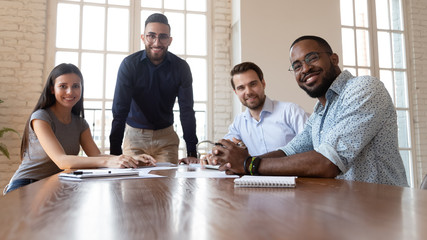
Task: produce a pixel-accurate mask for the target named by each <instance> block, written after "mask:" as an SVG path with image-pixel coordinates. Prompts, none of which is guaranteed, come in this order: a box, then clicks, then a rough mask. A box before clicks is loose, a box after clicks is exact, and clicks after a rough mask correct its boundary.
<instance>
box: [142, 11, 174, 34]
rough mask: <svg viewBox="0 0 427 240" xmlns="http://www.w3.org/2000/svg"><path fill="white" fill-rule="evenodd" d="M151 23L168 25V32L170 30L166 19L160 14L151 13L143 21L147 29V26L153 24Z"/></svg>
mask: <svg viewBox="0 0 427 240" xmlns="http://www.w3.org/2000/svg"><path fill="white" fill-rule="evenodd" d="M153 22H158V23H163V24H166V25H168V27H169V30H170V29H171V26H170V25H169V21H168V18H167V17H166V16H165V15H163V14H161V13H153V14H151V15H150V16H148V18H147V20H145V27H147V24H149V23H153Z"/></svg>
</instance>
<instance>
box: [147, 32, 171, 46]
mask: <svg viewBox="0 0 427 240" xmlns="http://www.w3.org/2000/svg"><path fill="white" fill-rule="evenodd" d="M169 38H170V36H169V35H167V34H164V33H162V34H159V35H155V34H147V35H145V39H147V41H148V42H149V43H154V42H155V41H156V40H159V41H160V43H162V44H166V43H168V41H169Z"/></svg>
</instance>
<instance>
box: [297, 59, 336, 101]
mask: <svg viewBox="0 0 427 240" xmlns="http://www.w3.org/2000/svg"><path fill="white" fill-rule="evenodd" d="M312 72H314V71H310V72H308V73H307V74H306V75H308V74H310V73H312ZM337 77H338V74H337V71H336V69H335V68H334V67H333V66H332V67H330V68H329V69H328V71H327V72H326V74H325V77H323V81H322V83H320V85H319V86H318V87H316V88H313V89H308V88H307V87H305V86H300V87H301V88H302V89H303V90H304V91H305V92H306V93H307V94H308V95H309V96H310V97H312V98H319V97H322V96H325V94H326V91H328V89H329V87H330V86H331V85H332V83H333V82H334V81H335V79H336V78H337Z"/></svg>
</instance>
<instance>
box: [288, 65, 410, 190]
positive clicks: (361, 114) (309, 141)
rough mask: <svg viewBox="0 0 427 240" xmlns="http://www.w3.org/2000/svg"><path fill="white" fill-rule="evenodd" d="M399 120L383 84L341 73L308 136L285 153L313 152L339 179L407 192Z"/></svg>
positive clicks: (315, 115) (308, 127) (309, 126)
mask: <svg viewBox="0 0 427 240" xmlns="http://www.w3.org/2000/svg"><path fill="white" fill-rule="evenodd" d="M397 139H398V138H397V116H396V110H395V108H394V105H393V102H392V100H391V98H390V95H389V94H388V92H387V90H386V88H385V87H384V84H383V83H382V82H381V81H380V80H378V79H376V78H374V77H371V76H361V77H354V76H352V75H351V73H350V72H348V71H343V72H342V73H341V74H340V75H339V76H338V77H337V79H335V81H334V82H333V83H332V85H331V86H330V88H329V89H328V91H327V92H326V104H325V106H323V105H322V104H321V103H320V102H318V103H317V104H316V106H315V107H314V113H313V114H312V115H311V116H310V118H309V119H308V121H307V123H306V127H305V129H304V131H303V132H302V133H301V134H300V135H298V136H296V137H295V138H294V139H293V140H292V141H291V142H290V143H289V144H288V145H286V146H285V147H283V148H281V149H280V150H282V151H284V152H285V153H286V155H288V156H289V155H293V154H296V153H302V152H307V151H310V150H315V151H317V152H319V153H320V154H322V155H323V156H325V157H326V158H328V159H329V160H330V161H331V162H333V163H334V164H335V165H336V166H337V167H338V168H339V169H340V170H341V173H340V174H339V175H338V176H337V177H336V178H337V179H346V180H355V181H362V182H371V183H381V184H390V185H398V186H408V183H407V179H406V173H405V169H404V166H403V162H402V158H401V157H400V154H399V149H398V140H397Z"/></svg>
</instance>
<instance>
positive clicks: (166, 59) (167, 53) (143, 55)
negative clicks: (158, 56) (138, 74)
mask: <svg viewBox="0 0 427 240" xmlns="http://www.w3.org/2000/svg"><path fill="white" fill-rule="evenodd" d="M144 60H146V61H148V62H150V63H151V64H153V63H152V62H151V61H150V59H149V58H148V57H147V51H145V50H143V51H142V55H141V59H140V61H141V62H142V61H144ZM170 61H171V58H170V54H169V51H167V52H166V56H165V60H163V62H162V63H160V64H159V65H158V66H161V65H163V63H164V62H170Z"/></svg>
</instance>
